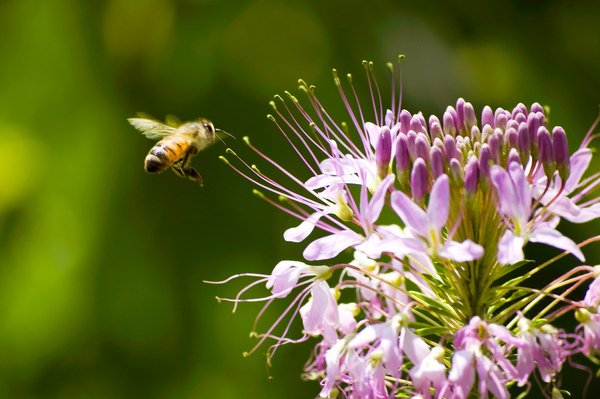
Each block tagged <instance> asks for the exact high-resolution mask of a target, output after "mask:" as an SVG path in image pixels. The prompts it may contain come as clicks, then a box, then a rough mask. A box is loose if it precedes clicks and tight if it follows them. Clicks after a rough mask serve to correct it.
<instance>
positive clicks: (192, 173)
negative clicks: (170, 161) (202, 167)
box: [185, 168, 204, 187]
mask: <svg viewBox="0 0 600 399" xmlns="http://www.w3.org/2000/svg"><path fill="white" fill-rule="evenodd" d="M185 173H186V176H187V177H188V178H189V179H190V180H194V181H196V182H198V184H199V185H200V187H202V186H204V182H203V180H202V176H201V175H200V173H198V171H197V170H196V169H194V168H189V169H186V170H185Z"/></svg>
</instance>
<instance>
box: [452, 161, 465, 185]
mask: <svg viewBox="0 0 600 399" xmlns="http://www.w3.org/2000/svg"><path fill="white" fill-rule="evenodd" d="M450 175H451V176H452V178H453V179H454V180H455V181H460V182H462V181H463V171H462V166H461V165H460V161H459V160H458V159H456V158H453V159H451V160H450Z"/></svg>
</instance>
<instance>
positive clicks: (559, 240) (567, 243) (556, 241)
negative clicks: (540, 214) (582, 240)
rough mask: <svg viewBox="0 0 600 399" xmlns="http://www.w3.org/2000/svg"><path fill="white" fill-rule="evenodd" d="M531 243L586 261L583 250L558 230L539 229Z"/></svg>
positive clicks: (531, 237)
mask: <svg viewBox="0 0 600 399" xmlns="http://www.w3.org/2000/svg"><path fill="white" fill-rule="evenodd" d="M529 241H531V242H541V243H544V244H548V245H550V246H551V247H554V248H559V249H562V250H565V251H568V252H570V253H572V254H573V255H575V256H576V257H577V259H579V260H580V261H582V262H583V261H585V257H584V256H583V252H581V249H579V247H578V246H577V244H576V243H575V241H573V240H571V239H570V238H567V237H565V236H563V235H562V234H561V233H560V232H559V231H558V230H555V229H552V228H547V227H538V228H536V229H535V230H534V231H533V232H532V233H531V236H530V237H529Z"/></svg>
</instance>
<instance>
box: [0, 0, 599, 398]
mask: <svg viewBox="0 0 600 399" xmlns="http://www.w3.org/2000/svg"><path fill="white" fill-rule="evenodd" d="M398 53H404V54H406V55H407V58H406V62H405V64H404V84H405V103H404V104H405V106H406V107H407V108H408V109H409V110H415V111H416V110H422V111H423V112H424V113H425V114H426V115H429V114H431V113H437V114H441V113H442V112H443V110H444V109H445V106H446V105H447V104H452V103H454V102H455V101H456V98H457V97H460V96H462V97H464V98H466V99H467V100H469V101H471V102H473V104H474V105H475V106H476V109H477V110H478V112H479V110H481V107H482V106H483V105H484V104H489V105H491V106H502V107H505V108H509V109H512V107H513V106H514V105H515V104H516V103H517V102H520V101H522V102H524V103H526V104H531V102H533V101H539V102H541V103H542V104H547V105H549V106H550V107H551V110H552V114H551V117H552V123H553V124H559V125H562V126H564V127H565V129H566V130H567V132H568V134H569V137H570V138H571V147H572V149H575V148H576V146H577V144H576V142H577V140H578V138H581V137H583V134H584V133H585V131H586V130H587V129H588V127H589V126H590V125H591V123H592V121H593V120H594V119H595V117H596V115H597V112H598V110H597V107H598V103H599V101H600V97H599V91H598V89H599V88H600V74H599V72H600V54H599V53H600V7H599V6H598V3H597V2H596V1H549V2H542V1H527V2H517V1H507V2H503V3H502V5H490V4H485V3H484V2H469V3H462V4H458V2H445V1H435V2H426V4H425V2H403V1H382V0H375V1H370V2H368V4H367V2H355V1H329V2H322V1H318V0H312V1H305V2H292V1H283V0H281V1H275V0H272V1H251V0H229V1H217V0H147V1H142V0H110V1H76V0H4V1H2V2H1V3H0V160H1V162H2V164H3V166H2V169H1V171H0V397H11V398H132V397H144V398H196V397H210V398H219V399H221V398H223V399H226V398H242V397H244V398H262V397H265V398H266V397H268V398H280V397H286V398H288V399H292V398H310V397H314V396H315V395H316V393H317V392H318V387H317V386H316V384H315V383H310V382H309V383H306V382H302V381H300V379H299V377H298V376H299V374H300V372H301V369H302V365H303V362H304V360H305V358H306V357H307V356H308V351H309V348H308V347H307V346H298V347H288V348H285V349H282V350H281V351H280V352H279V353H278V356H277V357H276V358H275V361H274V367H273V369H272V370H270V371H269V370H268V369H267V367H266V365H265V358H264V355H263V354H264V350H259V351H258V352H257V353H256V354H254V355H253V356H251V357H249V358H243V357H242V355H241V354H242V352H243V351H245V350H248V349H249V348H251V346H252V344H253V341H252V340H251V339H250V338H249V337H248V332H249V331H250V329H251V327H252V321H253V319H254V316H255V314H256V312H257V307H256V306H242V307H241V309H240V311H238V313H236V314H235V315H232V314H231V311H230V310H231V307H230V306H228V305H227V304H223V303H221V304H219V303H217V302H216V301H215V299H214V297H215V296H216V295H221V296H233V295H234V294H235V292H236V291H237V289H239V288H240V287H241V285H240V284H239V283H233V284H228V285H225V286H213V285H206V284H204V283H203V282H202V280H204V279H209V280H218V279H222V278H225V277H227V276H229V275H231V274H234V273H239V272H242V271H254V272H263V273H268V272H269V271H270V270H271V268H272V267H273V265H274V264H275V263H276V262H277V261H278V260H280V259H285V258H292V259H300V253H301V250H302V248H301V247H302V246H301V245H291V244H285V243H284V242H283V240H282V237H281V235H282V232H283V230H284V229H285V228H287V227H289V226H291V225H293V224H294V223H295V221H294V220H292V219H290V218H289V217H287V216H285V215H283V214H281V213H279V212H278V211H276V210H275V209H274V208H271V207H270V206H268V205H267V204H265V203H263V202H261V201H260V200H259V199H258V198H256V197H255V196H253V195H252V194H251V188H252V186H251V185H250V184H249V183H248V182H246V181H245V180H243V179H242V178H241V177H239V176H237V175H236V174H235V173H233V172H232V171H231V170H230V169H228V168H227V167H226V165H225V164H223V163H222V162H220V161H219V160H218V159H217V157H218V155H220V154H223V153H224V147H223V146H222V145H220V144H218V145H215V146H214V147H212V148H211V149H209V150H207V151H205V152H203V153H202V154H200V155H199V156H198V157H197V158H196V159H195V160H194V164H195V165H196V166H197V168H198V169H199V170H200V171H201V173H202V174H203V176H204V180H205V187H204V188H202V189H200V188H199V187H197V186H195V185H194V184H193V183H191V182H187V181H184V180H182V179H180V178H178V177H176V176H175V175H174V174H172V173H170V172H168V173H164V174H162V175H158V176H152V175H148V174H146V173H145V172H144V171H143V168H142V161H143V159H144V157H145V155H146V153H147V151H148V150H149V149H150V148H151V146H152V142H150V141H149V140H146V139H145V138H144V137H143V136H142V135H141V134H139V133H138V132H136V131H135V130H134V129H133V128H132V127H130V126H129V125H128V124H127V123H126V121H125V119H126V118H127V117H130V116H133V115H134V114H135V113H136V112H138V111H144V112H147V113H150V114H153V115H155V116H157V117H159V118H163V117H164V116H165V115H166V114H169V113H172V114H176V115H178V116H179V117H181V118H182V119H191V118H196V117H198V116H205V117H209V118H210V119H211V120H213V121H214V122H215V125H216V126H218V127H221V128H223V129H226V130H228V131H229V132H231V133H233V134H235V135H236V136H238V137H241V136H244V135H249V136H251V137H252V139H253V141H254V142H255V143H256V144H258V145H259V146H260V147H261V148H263V149H265V150H266V151H267V152H268V153H269V154H272V155H273V156H274V158H278V157H279V159H281V157H283V156H284V155H283V154H288V152H286V148H285V147H286V146H285V144H284V142H283V140H281V138H280V136H279V135H278V133H277V131H276V130H275V128H274V127H273V126H272V125H271V123H270V122H269V121H268V120H267V119H266V118H265V115H266V113H268V112H270V109H269V107H268V105H267V102H268V100H270V99H271V96H272V95H273V94H275V93H281V92H283V90H286V89H289V90H291V91H295V87H296V81H297V79H298V78H300V77H302V78H304V79H305V80H307V81H308V82H310V83H314V84H316V85H317V86H318V92H319V93H320V98H321V100H322V102H323V103H325V104H335V105H334V108H335V107H338V104H339V101H338V99H337V94H336V91H335V87H334V85H333V83H332V80H331V75H330V74H331V72H330V70H331V68H332V67H336V68H338V69H339V70H340V71H342V72H353V73H354V74H355V75H359V74H360V72H361V66H360V61H361V60H362V59H365V58H366V59H370V60H373V61H375V62H376V63H377V65H378V67H379V70H380V72H381V73H380V76H381V77H382V78H385V77H386V76H387V75H386V74H385V72H386V71H385V68H384V67H383V65H384V63H385V61H388V60H393V59H394V58H395V56H396V55H397V54H398ZM344 118H345V117H344ZM229 144H230V145H232V146H233V147H235V148H239V147H242V146H243V145H242V142H241V140H238V141H237V142H233V141H230V143H229ZM240 152H244V151H243V150H240ZM595 167H596V168H597V167H598V162H597V161H596V164H595ZM567 227H568V226H567ZM597 231H598V224H597V223H596V224H588V225H586V226H585V227H584V228H577V229H572V233H573V234H574V235H575V236H576V237H577V238H580V239H582V238H585V237H588V236H590V235H592V234H595V233H597ZM598 253H599V252H598V250H597V249H596V250H595V252H594V250H588V251H587V254H588V257H589V258H590V260H591V262H592V263H595V262H594V261H593V259H594V256H596V259H597V256H598ZM269 375H272V377H273V379H272V380H269V378H268V376H269ZM585 378H586V376H585V375H579V376H578V377H569V378H568V379H567V381H565V385H566V386H568V387H570V388H571V389H572V391H573V392H574V393H575V397H579V396H578V395H577V393H578V392H579V395H580V392H581V386H582V384H583V381H584V380H585ZM596 386H598V385H597V384H596Z"/></svg>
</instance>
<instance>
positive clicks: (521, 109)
mask: <svg viewBox="0 0 600 399" xmlns="http://www.w3.org/2000/svg"><path fill="white" fill-rule="evenodd" d="M518 114H525V115H527V107H526V106H525V104H523V103H518V104H517V106H516V107H514V108H513V111H512V117H513V119H514V118H516V117H517V115H518Z"/></svg>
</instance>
